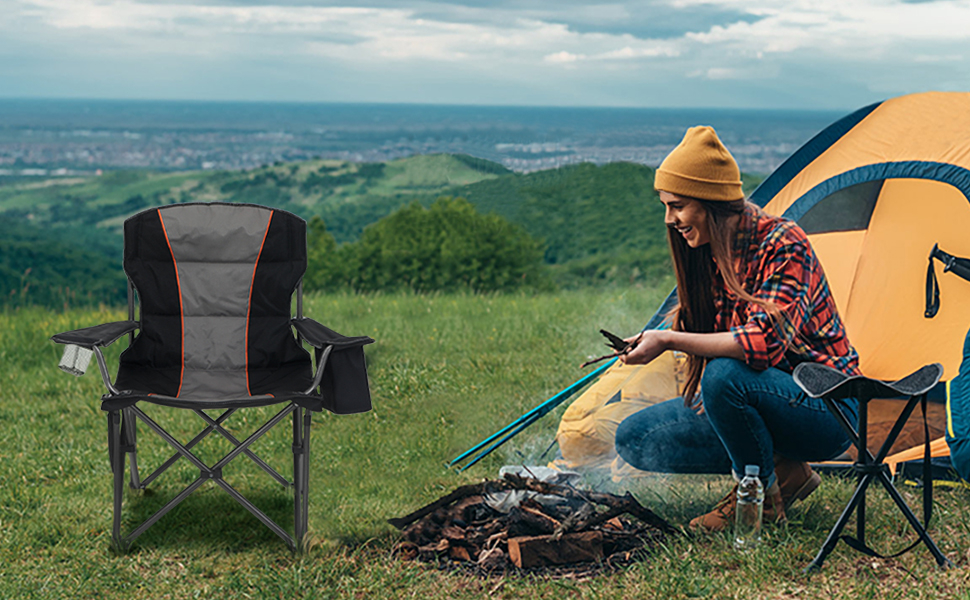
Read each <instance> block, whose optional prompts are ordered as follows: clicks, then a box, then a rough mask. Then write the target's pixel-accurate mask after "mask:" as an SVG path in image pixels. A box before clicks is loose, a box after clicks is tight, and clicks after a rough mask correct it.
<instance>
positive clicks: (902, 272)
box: [840, 179, 970, 380]
mask: <svg viewBox="0 0 970 600" xmlns="http://www.w3.org/2000/svg"><path fill="white" fill-rule="evenodd" d="M968 224H970V202H968V200H967V198H966V197H965V196H964V195H963V194H962V193H961V192H960V191H959V190H957V189H956V188H954V187H953V186H951V185H949V184H945V183H940V182H937V181H928V180H914V179H890V180H887V181H886V182H885V184H884V185H883V188H882V192H881V194H880V197H879V200H878V202H877V204H876V208H875V210H874V211H873V214H872V219H871V221H870V223H869V230H868V232H867V233H866V236H865V242H864V244H863V247H862V254H861V256H860V258H859V261H858V265H857V268H856V274H855V278H854V281H853V284H852V291H851V297H850V299H849V303H848V307H847V309H846V310H844V312H843V313H842V317H843V320H844V321H845V323H846V329H847V331H848V334H849V339H850V340H851V341H852V344H853V345H854V346H855V348H856V350H858V351H859V356H860V367H861V368H862V371H863V373H865V374H866V375H867V376H869V377H875V378H878V379H887V380H894V379H898V378H900V377H904V376H906V375H908V374H909V373H911V372H913V371H915V370H916V369H918V368H920V367H921V366H923V365H926V364H929V363H934V362H939V363H941V364H943V367H944V369H945V372H944V379H951V378H953V377H955V376H956V374H957V371H958V370H959V366H960V358H961V356H962V348H963V337H964V333H965V332H966V330H967V325H968V323H970V312H968V308H970V285H968V284H967V282H966V281H963V280H962V279H960V278H958V277H954V276H952V275H944V274H943V273H942V270H943V269H942V268H941V267H940V265H937V266H936V268H937V270H938V278H939V283H940V298H941V308H940V312H939V313H938V314H937V316H936V318H934V319H927V318H925V317H924V316H923V313H924V310H925V302H926V294H925V283H926V266H927V261H928V256H929V253H930V250H931V249H932V248H933V244H936V243H939V245H940V247H941V248H943V249H945V250H946V251H947V252H949V253H951V254H956V255H960V256H970V233H968ZM840 308H841V306H840Z"/></svg>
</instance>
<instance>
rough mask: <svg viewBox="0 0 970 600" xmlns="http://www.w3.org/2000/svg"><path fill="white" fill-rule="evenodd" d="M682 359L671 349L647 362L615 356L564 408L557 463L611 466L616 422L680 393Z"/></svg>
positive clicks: (557, 438) (557, 435) (571, 465)
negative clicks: (629, 361) (640, 363)
mask: <svg viewBox="0 0 970 600" xmlns="http://www.w3.org/2000/svg"><path fill="white" fill-rule="evenodd" d="M682 362H683V361H682V358H680V359H678V358H677V357H675V353H673V352H665V353H664V354H662V355H661V356H660V357H658V358H657V359H656V360H655V361H653V362H652V363H650V364H649V365H647V366H642V367H641V366H634V365H625V364H623V363H621V362H617V363H615V364H614V365H613V366H612V367H610V368H609V369H608V370H607V371H606V373H604V374H603V375H602V376H601V377H600V379H599V380H598V381H597V382H596V383H595V384H593V386H591V387H590V388H589V389H587V390H586V391H585V392H583V394H582V395H581V396H580V397H579V398H577V399H576V401H575V402H573V403H572V404H571V405H570V406H569V408H568V409H566V412H565V413H563V416H562V420H561V421H560V422H559V430H558V432H557V433H556V441H557V442H558V443H559V451H560V453H561V454H562V458H563V461H562V463H561V464H562V465H563V466H567V467H568V468H572V469H577V468H584V469H593V468H605V469H611V468H613V467H614V464H613V463H614V459H616V458H617V454H616V449H615V448H614V446H613V440H614V438H615V437H616V428H617V427H618V426H619V425H620V422H621V421H623V419H625V418H627V417H628V416H630V415H632V414H633V413H635V412H637V411H639V410H642V409H644V408H646V407H648V406H651V405H653V404H656V403H658V402H663V401H664V400H669V399H670V398H674V397H676V396H678V395H680V391H679V390H680V387H681V384H682V381H681V371H682V370H681V368H680V367H679V366H678V365H679V363H682ZM617 395H619V397H617Z"/></svg>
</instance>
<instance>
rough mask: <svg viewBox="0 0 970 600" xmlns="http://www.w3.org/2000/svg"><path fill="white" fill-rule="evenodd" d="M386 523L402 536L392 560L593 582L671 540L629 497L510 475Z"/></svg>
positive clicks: (666, 525)
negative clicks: (549, 574)
mask: <svg viewBox="0 0 970 600" xmlns="http://www.w3.org/2000/svg"><path fill="white" fill-rule="evenodd" d="M389 523H391V525H394V526H395V527H397V528H398V529H400V530H401V531H402V532H403V536H404V540H403V541H402V542H400V543H399V544H398V545H397V546H396V547H395V549H394V553H395V555H396V556H397V557H399V558H401V559H403V560H421V561H428V562H436V563H437V564H441V565H445V566H451V567H456V568H464V569H470V570H474V571H478V572H481V573H496V572H497V573H505V572H507V571H517V570H525V571H530V572H534V571H543V572H553V573H560V574H591V573H594V572H597V571H601V570H604V569H611V568H617V567H619V566H623V565H627V564H630V563H632V562H633V561H635V560H636V559H637V558H638V557H639V556H642V554H643V552H642V551H643V550H645V549H649V548H652V547H654V546H655V545H656V544H658V543H659V542H660V541H662V540H663V538H664V537H665V536H667V535H669V534H671V533H675V532H676V530H675V529H674V528H673V527H671V526H670V524H669V523H667V522H666V521H665V520H663V519H662V518H660V517H659V516H657V515H656V514H655V513H653V512H652V511H650V510H649V509H647V508H644V507H643V506H641V505H640V503H639V502H637V500H636V499H635V498H634V497H633V496H632V495H630V494H629V493H628V494H626V495H625V496H617V495H614V494H607V493H602V492H592V491H585V490H580V489H577V488H575V487H572V486H570V485H559V484H555V483H547V482H543V481H539V480H537V479H533V478H527V477H521V476H518V475H515V474H511V473H508V474H506V475H505V476H504V478H503V479H501V480H498V481H484V482H482V483H479V484H473V485H466V486H462V487H459V488H458V489H456V490H455V491H453V492H452V493H450V494H448V495H447V496H444V497H443V498H440V499H439V500H436V501H435V502H432V503H431V504H428V505H427V506H424V507H423V508H420V509H418V510H416V511H415V512H413V513H411V514H409V515H407V516H405V517H401V518H398V519H390V520H389Z"/></svg>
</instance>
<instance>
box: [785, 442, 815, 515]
mask: <svg viewBox="0 0 970 600" xmlns="http://www.w3.org/2000/svg"><path fill="white" fill-rule="evenodd" d="M775 477H777V478H778V487H780V488H781V499H782V502H784V504H785V508H786V509H787V508H789V507H791V505H792V504H794V503H795V502H797V501H799V500H804V499H805V498H808V495H809V494H811V493H812V492H814V491H815V488H817V487H818V486H819V484H820V483H822V478H821V477H819V476H818V473H816V472H815V471H813V470H812V467H810V466H808V463H806V462H798V461H794V460H792V459H790V458H785V457H784V456H781V455H780V454H776V455H775Z"/></svg>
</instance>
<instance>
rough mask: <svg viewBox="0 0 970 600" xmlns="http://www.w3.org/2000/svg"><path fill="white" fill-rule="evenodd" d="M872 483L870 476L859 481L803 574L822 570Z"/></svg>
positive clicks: (864, 476) (865, 476)
mask: <svg viewBox="0 0 970 600" xmlns="http://www.w3.org/2000/svg"><path fill="white" fill-rule="evenodd" d="M871 481H872V475H863V476H862V478H861V479H860V480H859V485H858V487H856V489H855V492H853V493H852V499H851V500H849V504H848V505H846V507H845V510H843V511H842V514H841V515H840V516H839V520H838V521H836V522H835V527H833V528H832V531H830V532H829V535H828V537H827V538H825V543H824V544H822V549H821V550H819V552H818V554H817V555H816V556H815V558H814V559H813V560H812V562H810V563H809V564H808V566H807V567H805V572H806V573H808V572H810V571H817V570H819V569H821V568H822V563H823V562H825V558H826V557H827V556H828V555H829V554H831V553H832V550H834V549H835V545H836V544H838V543H839V535H841V533H842V530H843V529H844V528H845V526H846V524H847V523H848V522H849V518H850V517H851V516H852V513H853V512H854V511H855V510H856V508H857V507H858V506H859V504H860V502H863V501H864V500H865V497H866V489H867V488H868V487H869V483H870V482H871Z"/></svg>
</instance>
